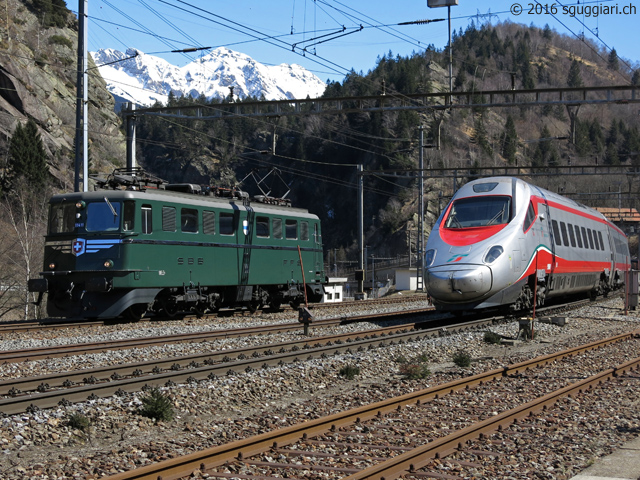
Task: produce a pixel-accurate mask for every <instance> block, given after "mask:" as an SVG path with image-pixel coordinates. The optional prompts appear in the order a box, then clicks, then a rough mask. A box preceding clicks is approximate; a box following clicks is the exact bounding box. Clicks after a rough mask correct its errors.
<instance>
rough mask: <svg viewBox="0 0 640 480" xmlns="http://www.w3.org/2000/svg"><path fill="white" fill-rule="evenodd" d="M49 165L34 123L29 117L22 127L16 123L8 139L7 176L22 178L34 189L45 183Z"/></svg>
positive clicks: (12, 178) (14, 178) (15, 178)
mask: <svg viewBox="0 0 640 480" xmlns="http://www.w3.org/2000/svg"><path fill="white" fill-rule="evenodd" d="M48 176H49V167H48V166H47V152H46V150H45V149H44V146H43V144H42V138H41V137H40V133H39V132H38V126H37V125H36V123H35V122H34V121H33V120H32V119H29V121H28V122H27V124H26V125H25V126H24V127H23V126H22V124H21V123H18V125H17V126H16V129H15V131H14V132H13V136H12V137H11V140H10V141H9V178H10V179H11V181H12V182H13V181H15V180H17V179H24V180H26V181H27V183H28V184H29V185H31V186H32V187H33V188H34V189H41V188H42V187H44V186H45V185H46V184H47V180H48Z"/></svg>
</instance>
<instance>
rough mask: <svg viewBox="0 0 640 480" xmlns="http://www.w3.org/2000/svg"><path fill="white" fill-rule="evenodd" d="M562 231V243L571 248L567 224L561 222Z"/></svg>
mask: <svg viewBox="0 0 640 480" xmlns="http://www.w3.org/2000/svg"><path fill="white" fill-rule="evenodd" d="M560 231H561V232H562V243H564V246H565V247H568V246H569V237H568V236H567V224H566V223H564V222H560Z"/></svg>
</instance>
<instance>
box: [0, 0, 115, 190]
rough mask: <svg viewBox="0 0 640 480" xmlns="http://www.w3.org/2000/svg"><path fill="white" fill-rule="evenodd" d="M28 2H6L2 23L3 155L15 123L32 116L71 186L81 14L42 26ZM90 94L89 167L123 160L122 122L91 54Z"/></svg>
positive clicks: (57, 171)
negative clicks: (77, 17)
mask: <svg viewBox="0 0 640 480" xmlns="http://www.w3.org/2000/svg"><path fill="white" fill-rule="evenodd" d="M27 7H28V4H26V2H24V1H22V0H13V1H7V9H6V13H7V16H6V19H7V21H6V22H2V24H0V37H1V40H0V154H2V157H3V158H4V159H6V158H7V155H6V152H7V150H8V142H9V140H10V138H11V136H12V135H13V131H14V130H15V127H16V124H17V123H18V122H23V123H24V122H25V121H26V120H27V119H29V118H32V119H33V120H34V121H35V122H36V124H37V125H38V127H39V129H40V134H41V136H42V140H43V142H44V145H45V148H46V150H47V152H48V154H49V169H50V172H51V175H52V176H54V177H55V178H56V179H57V180H58V182H57V183H58V184H57V185H56V187H58V188H60V189H62V190H70V189H72V188H73V172H74V158H75V154H74V139H75V125H76V72H77V61H76V58H77V37H78V35H77V31H78V28H77V19H76V17H75V15H73V14H72V13H71V12H68V13H67V17H66V25H65V26H64V27H62V28H59V27H49V28H43V27H42V25H41V22H40V21H39V20H38V17H37V16H36V15H35V14H34V12H32V11H31V10H30V9H29V8H27ZM3 13H4V12H3ZM92 72H95V73H92ZM88 96H89V108H88V111H89V121H88V128H89V158H90V171H105V170H110V169H112V168H113V166H114V165H123V164H124V162H125V142H124V136H123V134H122V132H121V131H120V123H121V122H120V119H119V118H118V116H117V115H116V114H115V113H114V100H113V97H112V96H111V94H110V93H109V92H108V91H107V89H106V86H105V83H104V81H103V80H102V78H101V77H100V75H99V74H97V70H96V69H95V64H94V63H93V61H92V60H91V59H90V60H89V92H88ZM5 162H6V160H5ZM3 167H4V165H3Z"/></svg>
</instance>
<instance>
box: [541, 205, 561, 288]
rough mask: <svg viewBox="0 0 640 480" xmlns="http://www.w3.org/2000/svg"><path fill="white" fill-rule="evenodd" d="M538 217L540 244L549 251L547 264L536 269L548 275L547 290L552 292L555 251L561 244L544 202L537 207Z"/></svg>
mask: <svg viewBox="0 0 640 480" xmlns="http://www.w3.org/2000/svg"><path fill="white" fill-rule="evenodd" d="M538 215H539V216H540V220H541V222H540V226H541V231H540V234H541V239H540V243H541V244H543V245H544V244H548V248H549V250H550V258H549V262H548V263H547V264H545V265H539V266H538V268H540V269H542V268H544V270H545V272H546V273H547V274H548V279H547V288H548V289H549V290H553V273H554V271H555V269H556V249H557V245H559V244H561V243H560V242H561V240H560V238H559V234H556V233H555V232H554V231H553V227H552V221H551V210H550V209H549V205H548V204H547V203H546V201H545V202H544V203H541V204H540V205H538Z"/></svg>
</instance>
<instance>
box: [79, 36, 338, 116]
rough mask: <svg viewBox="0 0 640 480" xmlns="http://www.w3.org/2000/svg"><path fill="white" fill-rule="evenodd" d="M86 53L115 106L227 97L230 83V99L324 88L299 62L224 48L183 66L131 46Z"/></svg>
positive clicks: (289, 95) (317, 92)
mask: <svg viewBox="0 0 640 480" xmlns="http://www.w3.org/2000/svg"><path fill="white" fill-rule="evenodd" d="M91 55H92V56H93V59H94V61H95V63H96V65H98V70H99V71H100V74H101V75H102V78H104V80H105V82H106V83H107V88H108V89H109V91H110V92H111V93H112V94H113V96H114V97H115V99H116V103H118V104H120V103H122V102H135V103H136V104H138V105H140V106H151V105H153V103H155V101H156V100H158V101H160V102H162V103H163V104H166V102H167V99H168V96H169V92H173V94H174V95H175V96H176V97H181V96H187V95H189V96H191V97H194V98H196V97H198V96H200V95H204V96H205V97H206V98H207V99H211V98H219V99H223V98H227V97H229V93H230V88H229V87H233V95H234V98H245V97H247V96H254V97H256V98H261V97H262V96H264V98H265V99H267V100H287V99H304V98H307V96H308V97H310V98H317V97H319V96H321V95H322V93H323V92H324V89H325V87H326V84H325V83H324V82H323V81H322V80H320V79H319V78H318V77H316V76H315V75H314V74H312V73H311V72H309V71H308V70H306V69H304V68H303V67H301V66H300V65H295V64H294V65H288V64H284V63H283V64H281V65H276V66H267V65H263V64H261V63H258V62H256V61H255V60H253V59H252V58H251V57H249V56H248V55H245V54H242V53H238V52H234V51H232V50H229V49H227V48H216V49H215V50H212V51H211V52H210V53H209V54H207V55H206V56H203V57H202V58H199V59H198V60H196V61H194V62H191V63H189V64H187V65H185V66H184V67H177V66H175V65H172V64H170V63H169V62H167V61H166V60H164V59H162V58H158V57H154V56H152V55H146V54H144V53H142V52H140V51H139V50H135V49H128V50H127V51H126V52H125V53H123V52H120V51H118V50H113V49H110V48H108V49H101V50H99V51H97V52H91ZM101 65H102V66H101Z"/></svg>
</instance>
